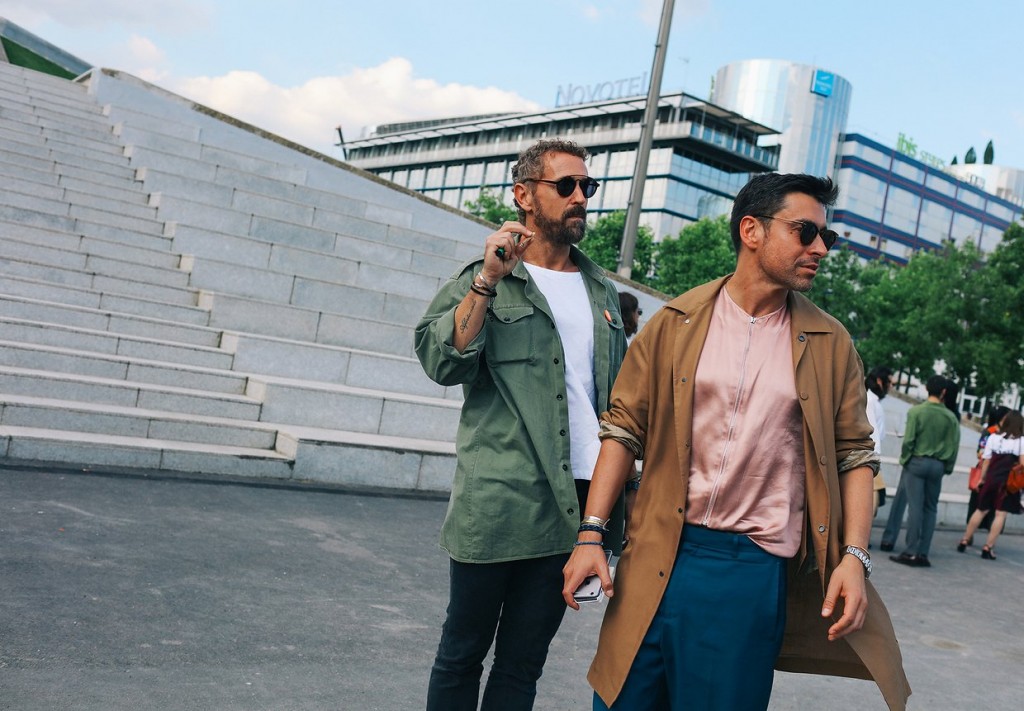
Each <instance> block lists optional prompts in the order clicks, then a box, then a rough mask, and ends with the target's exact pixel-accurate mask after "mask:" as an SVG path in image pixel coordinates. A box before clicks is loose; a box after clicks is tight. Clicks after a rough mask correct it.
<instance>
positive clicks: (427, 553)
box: [0, 470, 1024, 711]
mask: <svg viewBox="0 0 1024 711" xmlns="http://www.w3.org/2000/svg"><path fill="white" fill-rule="evenodd" d="M445 505H446V504H445V502H444V501H442V500H437V499H424V498H401V497H396V496H372V495H359V494H352V493H345V492H339V491H330V490H324V489H319V490H317V489H307V490H302V489H295V488H281V487H268V486H265V485H258V484H257V485H238V484H226V483H224V482H204V481H189V480H174V479H159V478H144V477H109V476H99V475H89V474H68V473H53V472H40V471H18V470H0V709H12V710H17V711H61V710H64V709H68V710H72V709H73V710H74V711H92V710H100V709H102V710H104V711H109V710H111V709H132V710H133V711H135V710H138V711H148V710H154V711H155V710H157V709H159V710H160V711H166V710H168V709H182V710H192V709H195V710H199V709H202V710H204V711H209V710H217V711H220V710H224V711H234V710H236V709H237V710H239V711H242V710H245V711H253V710H264V709H266V710H274V711H292V710H296V711H298V710H307V709H308V710H313V709H316V710H320V709H344V710H345V711H377V710H379V711H406V710H409V711H412V710H415V709H421V708H422V705H423V702H422V699H423V694H424V688H425V685H426V680H427V674H428V670H429V667H430V663H431V660H432V658H433V652H434V649H435V647H436V644H437V638H438V633H439V628H440V624H441V621H442V615H443V612H444V608H445V605H446V602H447V587H446V586H447V562H446V558H445V557H444V555H443V553H441V551H439V549H438V548H437V545H436V539H437V533H438V529H439V526H440V523H441V519H442V517H443V515H444V510H445ZM877 534H878V532H877V530H876V536H875V540H876V541H877ZM956 540H957V533H956V532H954V531H939V532H938V533H937V535H936V537H935V544H934V547H933V550H932V560H933V562H934V567H933V568H931V569H927V570H922V569H911V568H906V567H903V566H900V565H896V564H894V563H891V562H890V561H889V560H887V558H886V557H885V556H883V555H876V558H877V562H876V574H875V578H874V579H875V580H876V583H877V586H878V588H879V590H880V591H881V593H882V596H883V598H884V599H885V600H886V603H887V605H888V607H889V609H890V611H891V612H892V615H893V618H894V621H895V625H896V630H897V633H898V635H899V637H900V640H901V644H902V646H903V652H904V657H905V662H906V668H907V674H908V676H909V677H910V681H911V684H912V685H913V687H914V689H915V695H914V696H913V697H912V699H911V708H912V709H920V710H928V711H943V710H950V711H959V710H962V709H973V708H981V709H986V710H990V711H998V710H1006V711H1009V710H1010V709H1019V708H1021V696H1020V685H1019V682H1014V681H1011V680H1013V679H1019V678H1020V669H1021V665H1022V664H1024V639H1022V631H1024V630H1022V624H1021V623H1022V619H1024V618H1022V616H1021V614H1020V612H1019V609H1020V604H1019V600H1020V596H1021V591H1022V584H1024V537H1022V536H1015V535H1008V536H1004V537H1003V538H1002V539H1000V542H999V550H998V553H999V560H997V561H995V562H989V561H984V560H982V559H981V558H980V557H979V556H978V552H977V549H974V550H972V551H971V552H969V553H968V554H963V555H960V554H957V553H956V551H955V550H954V546H955V543H956ZM602 609H603V608H602V607H601V606H600V605H598V606H595V607H592V608H589V609H586V610H585V611H583V612H581V613H575V614H573V613H570V614H568V615H567V617H566V622H565V624H564V625H563V627H562V630H561V632H560V633H559V635H558V637H557V638H556V640H555V642H554V644H553V646H552V649H551V657H550V662H549V664H548V667H547V671H546V673H545V676H544V678H543V679H542V680H541V686H540V692H539V699H538V702H537V709H538V710H539V711H547V710H552V711H582V710H584V709H589V708H590V691H589V688H588V687H587V685H586V681H585V679H584V674H585V670H586V668H587V665H588V664H589V661H590V657H591V654H592V650H593V645H594V642H595V639H596V634H597V627H598V624H599V622H600V616H601V611H602ZM771 708H772V709H773V710H774V711H783V710H790V709H793V710H796V709H800V710H802V709H830V710H838V711H843V710H846V709H851V710H852V709H856V710H857V711H870V710H871V709H884V704H883V703H882V701H881V697H880V695H879V694H878V692H877V690H876V689H875V687H874V686H873V685H872V684H870V683H869V682H863V681H851V680H843V679H832V678H826V677H812V676H804V675H790V674H779V675H777V677H776V685H775V694H774V697H773V702H772V706H771Z"/></svg>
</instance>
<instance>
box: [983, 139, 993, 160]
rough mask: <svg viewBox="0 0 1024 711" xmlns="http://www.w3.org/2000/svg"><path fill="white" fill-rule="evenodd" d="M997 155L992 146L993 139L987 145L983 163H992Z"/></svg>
mask: <svg viewBox="0 0 1024 711" xmlns="http://www.w3.org/2000/svg"><path fill="white" fill-rule="evenodd" d="M995 157H996V150H995V148H993V147H992V141H989V142H988V144H987V145H986V146H985V156H984V157H983V158H982V163H984V164H985V165H992V160H993V159H994V158H995Z"/></svg>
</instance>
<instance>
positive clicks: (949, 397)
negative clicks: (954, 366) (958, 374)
mask: <svg viewBox="0 0 1024 711" xmlns="http://www.w3.org/2000/svg"><path fill="white" fill-rule="evenodd" d="M959 394H960V386H959V385H957V384H956V383H955V382H954V381H952V380H950V379H949V378H946V392H945V394H944V395H943V396H942V404H943V405H945V406H946V408H947V409H949V411H950V412H952V413H953V414H954V415H956V419H958V420H959V419H960V407H959V406H958V405H957V404H956V398H957V395H959Z"/></svg>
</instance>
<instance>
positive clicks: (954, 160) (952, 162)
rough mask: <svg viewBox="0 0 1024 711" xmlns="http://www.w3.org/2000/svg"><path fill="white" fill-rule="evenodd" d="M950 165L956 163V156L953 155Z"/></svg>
mask: <svg viewBox="0 0 1024 711" xmlns="http://www.w3.org/2000/svg"><path fill="white" fill-rule="evenodd" d="M949 164H950V165H956V156H953V160H952V161H950V163H949Z"/></svg>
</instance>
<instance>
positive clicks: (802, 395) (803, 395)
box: [800, 393, 810, 400]
mask: <svg viewBox="0 0 1024 711" xmlns="http://www.w3.org/2000/svg"><path fill="white" fill-rule="evenodd" d="M809 397H810V395H808V394H807V393H800V399H801V400H806V399H807V398H809Z"/></svg>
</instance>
